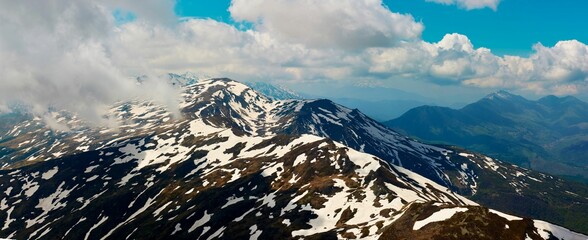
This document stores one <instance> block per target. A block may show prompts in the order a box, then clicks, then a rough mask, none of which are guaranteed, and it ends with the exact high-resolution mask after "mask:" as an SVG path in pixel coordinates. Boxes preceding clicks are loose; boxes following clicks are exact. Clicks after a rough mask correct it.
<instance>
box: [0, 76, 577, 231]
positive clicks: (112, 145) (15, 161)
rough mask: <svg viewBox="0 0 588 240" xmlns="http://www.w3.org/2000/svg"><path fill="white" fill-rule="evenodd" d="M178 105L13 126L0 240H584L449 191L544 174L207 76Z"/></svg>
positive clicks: (346, 112) (143, 105) (6, 137)
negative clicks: (96, 123)
mask: <svg viewBox="0 0 588 240" xmlns="http://www.w3.org/2000/svg"><path fill="white" fill-rule="evenodd" d="M180 108H181V112H182V117H181V118H179V119H178V118H173V117H172V115H171V113H170V112H168V111H167V110H166V109H164V108H162V107H159V106H157V105H155V104H153V103H148V102H130V103H120V104H118V105H117V106H115V107H113V108H112V109H111V113H110V116H109V117H110V118H111V119H116V121H118V122H119V127H118V128H117V129H112V128H102V129H100V128H98V129H97V128H91V127H87V126H85V124H84V123H83V122H82V121H80V120H79V119H77V118H76V117H75V116H73V115H70V114H67V113H65V112H55V113H54V116H53V118H54V119H55V120H56V122H57V123H58V124H60V126H63V127H64V128H67V129H69V131H58V130H50V129H48V128H47V127H46V126H45V125H44V122H43V121H42V119H38V118H37V119H35V118H31V119H29V120H27V121H22V122H20V123H19V124H16V125H15V126H14V127H12V128H10V130H8V132H7V133H5V134H3V135H1V136H2V139H0V145H1V147H3V149H4V150H3V151H4V152H5V154H3V156H2V157H1V158H0V160H1V161H2V163H3V164H4V166H5V168H4V170H0V192H3V193H4V194H5V195H4V197H1V198H0V219H3V222H4V226H3V227H2V229H1V230H0V237H9V238H13V237H15V238H18V239H20V238H82V237H88V238H90V239H95V238H96V239H97V238H102V237H104V238H112V239H121V238H169V237H173V238H202V239H210V238H245V237H252V238H262V239H266V238H292V237H294V238H297V237H310V238H312V237H316V238H329V237H337V238H355V237H360V238H388V239H389V238H409V237H411V236H412V237H411V238H413V237H414V236H453V237H454V238H457V239H459V238H467V237H468V236H469V237H471V236H482V235H485V236H490V238H510V237H513V236H514V237H515V238H520V239H522V238H524V237H526V236H528V237H530V238H533V239H540V238H545V239H547V238H548V237H549V236H550V234H551V235H554V236H556V237H558V238H565V239H574V238H575V239H585V238H586V236H583V235H579V234H576V233H573V232H570V231H567V230H565V229H563V228H560V227H557V226H555V225H551V224H548V223H545V222H541V221H534V220H531V219H528V218H517V217H513V216H509V215H505V214H503V213H500V212H497V211H494V210H488V209H487V208H485V207H482V206H479V205H477V204H476V203H474V202H472V201H471V200H468V199H467V198H465V197H462V196H460V195H458V194H456V193H454V192H453V191H451V190H461V191H463V192H466V193H467V192H468V191H469V193H475V192H480V191H482V192H484V191H485V190H487V189H486V188H483V187H484V186H485V184H487V183H485V182H480V179H481V178H483V176H486V175H491V176H495V175H499V176H503V177H504V179H505V180H501V181H503V182H508V183H507V184H506V185H510V183H512V181H514V180H516V181H518V182H519V183H520V184H519V185H517V184H514V185H516V186H513V188H514V189H519V190H516V191H515V192H518V194H519V195H520V196H523V197H524V196H529V195H525V194H528V193H526V191H527V190H528V189H533V188H532V186H533V185H531V184H528V183H527V182H530V181H531V180H532V181H535V180H536V181H549V180H550V179H549V178H550V176H547V175H541V176H538V175H535V173H532V172H530V171H526V170H524V169H517V168H514V167H511V166H510V165H504V164H501V163H500V162H498V161H496V160H493V159H490V158H487V157H483V156H480V155H475V154H472V153H468V152H466V151H463V150H456V149H448V148H441V147H436V146H431V145H427V144H423V143H420V142H417V141H414V140H411V139H409V138H406V137H403V136H401V135H399V134H397V133H395V132H393V131H391V130H389V129H387V128H385V127H382V126H381V125H379V124H378V123H377V122H375V121H373V120H371V119H369V118H367V117H366V116H365V115H363V114H362V113H360V112H359V111H357V110H351V109H347V108H345V107H342V106H339V105H336V104H333V103H332V102H330V101H327V100H283V101H277V100H273V99H270V98H267V97H265V96H263V95H260V94H258V93H257V92H255V91H253V90H252V89H250V88H249V87H247V86H245V85H243V84H241V83H238V82H235V81H232V80H228V79H209V80H199V81H198V82H197V83H195V84H192V85H189V86H187V87H186V88H185V91H184V94H183V101H182V103H181V105H180ZM369 153H372V154H374V155H376V156H374V155H370V154H369ZM390 163H393V164H390ZM401 166H402V167H401ZM513 169H514V170H513ZM515 171H516V173H513V172H515ZM415 172H417V173H415ZM419 173H421V174H422V175H424V176H426V177H429V178H431V180H429V179H428V178H426V177H423V176H421V175H419ZM508 174H514V175H516V177H518V178H513V177H511V175H508ZM513 179H514V180H513ZM533 179H535V180H533ZM447 187H449V188H447ZM513 191H514V190H513ZM519 191H520V192H519ZM553 191H556V190H553ZM562 191H563V190H562ZM507 193H508V191H507ZM499 194H500V193H499ZM570 194H576V195H577V196H578V198H580V197H582V195H581V194H583V193H574V192H573V191H570ZM474 196H475V195H474ZM470 218H471V219H472V220H471V221H466V222H464V221H462V220H463V219H470ZM487 223H491V225H488V224H487ZM397 229H402V231H397ZM457 229H466V231H465V232H464V231H461V230H459V231H457Z"/></svg>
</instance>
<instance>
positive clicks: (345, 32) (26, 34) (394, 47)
mask: <svg viewBox="0 0 588 240" xmlns="http://www.w3.org/2000/svg"><path fill="white" fill-rule="evenodd" d="M248 2H249V1H248ZM98 3H101V4H102V5H100V4H98ZM159 3H161V2H153V4H159ZM163 3H164V4H163V5H158V7H157V9H159V10H160V11H161V12H162V13H161V15H158V14H156V13H157V11H151V10H154V9H153V8H155V7H153V5H149V4H145V6H135V5H130V4H127V3H126V2H123V3H115V2H113V3H109V2H94V1H89V0H83V1H75V2H70V1H65V0H63V1H54V2H52V4H49V3H46V1H41V2H35V3H31V2H28V1H7V2H6V4H5V3H4V2H3V3H2V5H3V8H1V9H0V58H1V59H2V61H1V62H0V84H1V85H2V88H0V106H6V105H10V104H11V103H12V102H14V101H21V102H24V103H26V104H29V105H31V106H32V107H33V108H34V109H35V111H36V112H37V113H38V114H40V115H42V114H44V113H45V112H46V111H47V109H48V107H50V106H55V107H58V108H65V109H68V110H70V111H74V112H77V113H78V114H80V115H82V117H85V118H87V119H100V116H101V114H102V113H103V112H104V110H105V108H106V107H107V106H108V105H109V104H111V103H112V102H114V101H117V100H121V99H131V98H137V97H148V98H152V99H155V100H157V101H159V102H162V103H164V104H167V105H168V106H175V105H176V104H175V102H174V101H175V96H176V95H175V94H176V93H175V90H173V89H171V88H168V87H166V85H165V84H164V83H163V82H164V81H163V80H160V79H157V78H153V77H152V78H150V79H151V81H148V82H147V83H146V84H147V85H149V86H146V87H141V86H137V84H136V82H135V81H134V80H133V79H132V78H130V76H137V75H150V76H159V75H162V74H165V73H168V72H185V71H191V72H195V73H198V74H201V75H208V76H215V77H231V78H234V79H237V80H257V81H259V80H261V81H288V82H291V83H292V82H298V83H313V82H332V83H354V82H358V81H361V82H370V83H374V84H376V85H388V86H390V85H396V84H398V83H404V84H406V83H410V82H416V81H418V82H421V83H422V82H428V84H431V82H432V83H436V84H440V85H447V84H449V85H452V86H458V85H467V86H472V87H479V88H509V89H523V90H527V91H532V92H536V93H554V94H571V93H576V92H581V91H583V90H585V89H586V85H587V82H588V78H587V76H588V47H587V46H586V45H585V44H583V43H581V42H578V41H562V42H559V43H557V44H556V45H555V46H553V47H546V46H543V45H541V44H537V45H536V46H534V52H533V53H532V54H531V56H530V57H527V58H524V57H517V56H503V57H500V56H496V55H494V54H492V52H491V51H490V50H489V49H486V48H476V47H474V44H472V42H471V41H470V40H469V39H468V38H467V36H464V35H460V34H448V35H446V36H445V37H444V38H443V39H441V40H440V41H439V42H433V43H429V42H425V41H422V40H420V39H419V38H418V35H419V34H420V32H421V30H422V24H420V23H416V22H414V20H412V18H411V17H409V16H407V15H401V14H397V13H393V12H391V11H390V10H388V9H386V8H385V7H383V6H382V5H381V2H380V1H376V0H373V1H368V0H362V1H354V2H351V1H341V2H337V3H340V4H335V2H333V1H320V2H318V1H310V0H303V1H300V2H298V4H301V5H300V6H299V5H297V4H295V3H294V2H293V1H277V2H271V3H270V2H268V3H267V4H268V5H267V6H266V5H263V6H261V5H259V4H266V2H265V1H262V0H259V1H256V2H252V3H251V6H248V5H247V4H246V2H241V1H239V0H236V1H233V4H232V7H231V13H232V14H233V15H234V17H235V18H237V19H240V20H244V21H253V22H255V24H256V25H255V28H254V29H249V30H242V29H239V28H237V27H235V26H232V25H229V24H226V23H222V22H218V21H215V20H210V19H187V20H185V21H179V22H173V23H171V21H170V18H173V16H171V17H170V15H169V14H170V13H172V14H173V11H172V6H173V3H170V2H163ZM311 3H312V4H315V5H316V6H315V7H316V9H318V10H316V11H315V10H312V9H314V8H311V7H307V8H304V7H301V6H302V5H304V4H311ZM125 4H127V5H125ZM290 5H291V6H290ZM285 6H287V7H288V9H289V10H290V11H291V13H290V12H283V11H281V10H280V9H281V8H283V7H285ZM350 6H353V7H355V8H356V9H354V11H351V10H346V9H348V8H349V7H350ZM142 7H145V8H146V9H145V10H142ZM248 7H251V9H248ZM119 8H120V9H127V10H126V11H133V12H136V16H137V20H136V21H133V22H129V23H124V24H122V25H120V23H118V24H117V23H116V22H115V20H114V19H113V17H112V11H113V10H114V9H119ZM305 9H311V10H309V11H306V12H305V11H303V10H305ZM321 11H323V12H324V16H321V14H320V13H321ZM25 13H26V14H25ZM282 14H284V16H285V17H284V18H283V19H280V18H278V16H280V15H282ZM289 14H292V16H290V15H289ZM297 14H300V15H302V16H304V18H298V17H296V16H297ZM156 15H157V16H156ZM338 15H341V16H343V17H342V18H341V19H336V18H335V16H338ZM308 19H312V20H313V21H317V22H318V24H316V26H315V25H312V24H310V23H309V22H308V21H309V20H308ZM289 21H291V22H289ZM286 26H289V27H291V28H293V29H286V28H285V27H286ZM305 28H308V30H307V31H305V30H304V29H305ZM365 31H367V32H368V33H373V34H365V33H366V32H365ZM320 33H324V36H322V37H321V35H320ZM342 36H344V37H342ZM379 36H380V37H381V36H384V37H383V38H381V39H382V40H381V42H380V40H377V39H380V37H379ZM402 39H409V40H408V41H403V40H402ZM363 40H366V41H365V42H364V41H363ZM4 108H5V107H4ZM2 109H3V108H2ZM2 109H0V111H1V110H2ZM102 120H103V121H106V123H105V124H108V122H107V121H108V120H107V119H106V120H105V119H102Z"/></svg>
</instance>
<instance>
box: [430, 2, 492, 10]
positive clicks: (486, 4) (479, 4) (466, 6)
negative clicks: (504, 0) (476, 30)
mask: <svg viewBox="0 0 588 240" xmlns="http://www.w3.org/2000/svg"><path fill="white" fill-rule="evenodd" d="M426 1H427V2H435V3H440V4H444V5H457V6H458V7H460V8H464V9H467V10H472V9H481V8H491V9H493V10H495V11H496V9H497V8H498V4H500V1H501V0H426Z"/></svg>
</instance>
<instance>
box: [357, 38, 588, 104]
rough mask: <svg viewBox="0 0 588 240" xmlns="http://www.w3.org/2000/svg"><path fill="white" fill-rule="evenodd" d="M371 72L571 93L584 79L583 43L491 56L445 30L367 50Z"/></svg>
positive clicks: (587, 56)
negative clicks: (435, 36)
mask: <svg viewBox="0 0 588 240" xmlns="http://www.w3.org/2000/svg"><path fill="white" fill-rule="evenodd" d="M367 54H368V55H369V56H370V57H369V59H370V63H371V64H370V65H371V67H370V72H373V73H378V74H384V73H387V74H389V75H390V76H398V75H404V74H407V73H411V74H410V75H409V76H410V77H412V78H415V79H419V78H420V79H423V80H428V81H433V82H437V83H441V84H464V85H470V86H477V87H482V88H486V87H488V88H508V89H523V90H528V91H532V92H535V93H538V94H546V93H553V94H558V95H561V94H575V93H577V92H578V91H579V90H580V89H583V88H586V85H587V83H588V46H587V45H585V44H583V43H581V42H579V41H575V40H572V41H560V42H558V43H557V44H556V45H555V46H553V47H545V46H543V45H541V44H537V45H535V46H534V52H533V53H532V54H531V56H530V57H528V58H523V57H518V56H503V57H500V56H496V55H494V54H492V52H491V51H490V49H486V48H475V47H474V46H473V44H472V43H471V41H470V40H469V39H468V38H467V36H464V35H461V34H455V33H454V34H447V35H445V37H443V39H442V40H440V41H439V42H436V43H426V42H420V43H407V44H404V45H401V46H398V47H395V48H380V49H377V50H374V49H372V50H370V51H368V52H367Z"/></svg>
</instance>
